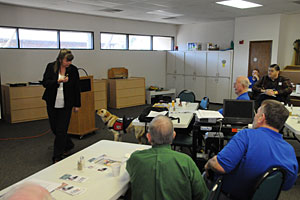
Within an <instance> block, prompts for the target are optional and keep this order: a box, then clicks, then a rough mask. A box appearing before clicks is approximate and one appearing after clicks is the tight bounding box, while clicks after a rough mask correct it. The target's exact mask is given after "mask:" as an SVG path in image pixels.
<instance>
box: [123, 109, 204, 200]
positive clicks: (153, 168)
mask: <svg viewBox="0 0 300 200" xmlns="http://www.w3.org/2000/svg"><path fill="white" fill-rule="evenodd" d="M175 135H176V134H175V131H174V128H173V124H172V121H171V120H170V119H169V118H168V117H166V116H161V115H160V116H157V117H155V118H154V119H153V120H152V122H151V124H150V127H149V133H147V139H148V141H149V142H150V143H151V145H152V148H151V149H147V150H143V151H136V152H134V153H133V154H132V155H131V156H130V158H129V160H128V161H127V166H126V169H127V171H128V173H129V175H130V182H131V195H132V199H133V200H134V199H138V200H139V199H144V200H147V199H149V200H152V199H186V200H187V199H206V197H207V195H208V189H207V187H206V185H205V182H204V180H203V178H202V176H201V174H200V171H199V169H198V168H197V166H196V164H195V163H194V161H193V160H192V159H191V158H190V157H189V156H188V155H186V154H183V153H180V152H176V151H173V150H171V145H170V144H171V143H172V140H173V138H174V137H175Z"/></svg>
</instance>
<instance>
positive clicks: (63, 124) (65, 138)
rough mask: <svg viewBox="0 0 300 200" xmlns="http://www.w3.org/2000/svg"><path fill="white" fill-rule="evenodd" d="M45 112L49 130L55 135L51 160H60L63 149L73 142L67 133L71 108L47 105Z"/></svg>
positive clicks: (70, 146)
mask: <svg viewBox="0 0 300 200" xmlns="http://www.w3.org/2000/svg"><path fill="white" fill-rule="evenodd" d="M47 112H48V117H49V122H50V127H51V130H52V132H53V134H54V135H55V140H54V150H53V160H60V159H62V155H63V153H64V152H65V151H68V150H70V149H72V148H73V147H74V143H73V142H72V140H71V138H70V136H69V135H68V133H67V131H68V128H69V123H70V118H71V114H72V108H53V107H50V106H47Z"/></svg>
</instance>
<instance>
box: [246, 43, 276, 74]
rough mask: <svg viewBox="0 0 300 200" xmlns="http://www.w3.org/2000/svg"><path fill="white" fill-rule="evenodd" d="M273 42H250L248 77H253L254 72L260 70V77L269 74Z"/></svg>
mask: <svg viewBox="0 0 300 200" xmlns="http://www.w3.org/2000/svg"><path fill="white" fill-rule="evenodd" d="M271 55H272V40H267V41H250V47H249V65H248V76H252V70H253V69H258V70H259V76H260V77H262V76H264V75H267V74H268V67H269V66H270V65H271Z"/></svg>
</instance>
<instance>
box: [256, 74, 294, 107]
mask: <svg viewBox="0 0 300 200" xmlns="http://www.w3.org/2000/svg"><path fill="white" fill-rule="evenodd" d="M266 89H273V90H276V91H278V95H276V96H277V98H278V100H279V101H283V102H286V100H287V99H288V98H289V96H290V94H291V93H292V92H293V86H292V84H291V81H290V79H288V78H285V77H283V76H278V78H277V79H275V80H274V81H272V79H270V78H269V76H264V77H262V78H261V79H260V80H259V81H257V82H256V83H255V84H254V85H253V87H252V91H253V92H255V94H259V93H261V90H266Z"/></svg>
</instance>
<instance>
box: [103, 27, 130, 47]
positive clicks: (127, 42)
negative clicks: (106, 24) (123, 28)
mask: <svg viewBox="0 0 300 200" xmlns="http://www.w3.org/2000/svg"><path fill="white" fill-rule="evenodd" d="M102 33H104V34H112V35H125V36H126V49H102V48H101V34H102ZM99 38H100V50H104V51H105V50H116V51H127V50H128V45H129V41H128V34H126V33H115V32H100V36H99Z"/></svg>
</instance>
